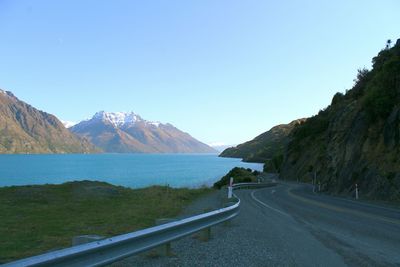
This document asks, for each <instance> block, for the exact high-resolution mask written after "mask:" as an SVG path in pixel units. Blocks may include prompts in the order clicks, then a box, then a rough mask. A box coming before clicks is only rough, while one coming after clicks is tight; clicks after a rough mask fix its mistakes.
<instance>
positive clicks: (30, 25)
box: [0, 0, 400, 144]
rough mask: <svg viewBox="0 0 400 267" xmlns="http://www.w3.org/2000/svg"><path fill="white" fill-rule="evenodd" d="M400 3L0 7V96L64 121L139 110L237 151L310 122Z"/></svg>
mask: <svg viewBox="0 0 400 267" xmlns="http://www.w3.org/2000/svg"><path fill="white" fill-rule="evenodd" d="M399 14H400V1H398V0H380V1H376V0H371V1H369V0H352V1H348V0H335V1H328V0H325V1H315V0H298V1H294V0H293V1H288V0H287V1H267V0H260V1H253V0H246V1H235V0H201V1H197V0H194V1H187V0H182V1H172V0H159V1H152V0H146V1H128V0H127V1H122V0H121V1H117V0H116V1H100V0H66V1H54V0H32V1H24V0H19V1H15V0H0V38H1V39H0V88H2V89H5V90H9V91H12V92H13V93H14V94H15V95H16V96H17V97H19V98H20V99H22V100H24V101H26V102H28V103H30V104H32V105H33V106H35V107H37V108H39V109H41V110H45V111H47V112H49V113H52V114H55V115H56V116H57V117H59V118H60V119H62V120H69V121H80V120H82V119H85V118H87V117H90V116H92V115H93V114H94V113H95V112H96V111H99V110H106V111H134V112H136V113H138V114H140V115H141V116H142V117H143V118H145V119H148V120H158V121H161V122H170V123H172V124H174V125H175V126H177V127H178V128H180V129H182V130H184V131H186V132H189V133H190V134H191V135H193V136H194V137H196V138H198V139H199V140H201V141H203V142H206V143H211V142H224V143H226V144H237V143H241V142H243V141H247V140H250V139H252V138H253V137H255V136H256V135H258V134H260V133H262V132H264V131H266V130H268V129H269V128H271V127H272V126H274V125H276V124H280V123H288V122H290V121H291V120H293V119H296V118H301V117H307V116H311V115H313V114H315V113H317V112H318V111H319V110H320V109H322V108H324V107H325V106H327V105H328V104H329V103H330V101H331V99H332V96H333V95H334V93H335V92H337V91H341V92H343V91H345V90H346V89H349V88H350V87H351V86H352V84H353V79H354V77H355V75H356V72H357V69H358V68H361V67H367V68H370V65H371V63H370V62H371V58H372V57H373V56H375V55H376V54H377V53H378V52H379V50H380V49H382V48H383V47H384V46H385V43H386V40H387V39H392V40H393V41H395V40H396V39H397V38H400V32H399V29H400V16H399Z"/></svg>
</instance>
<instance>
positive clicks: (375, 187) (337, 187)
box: [281, 41, 400, 200]
mask: <svg viewBox="0 0 400 267" xmlns="http://www.w3.org/2000/svg"><path fill="white" fill-rule="evenodd" d="M372 62H373V68H372V70H370V71H369V70H366V69H363V70H359V73H358V75H357V78H356V79H355V85H354V87H353V88H352V89H351V90H349V91H347V93H346V94H345V95H343V94H341V93H337V94H336V95H335V96H334V97H333V100H332V104H331V105H330V106H329V107H327V108H326V109H324V110H322V111H320V112H319V113H318V115H316V116H314V117H312V118H310V119H309V120H307V121H305V122H304V123H303V124H301V125H300V126H299V127H297V128H296V129H295V130H294V131H293V135H292V137H291V138H292V139H291V142H290V143H289V145H288V147H287V151H286V155H285V159H284V162H283V165H282V172H281V177H282V178H284V179H296V178H299V179H300V180H303V181H307V180H308V181H310V179H311V175H310V173H313V172H316V174H317V179H318V182H320V183H321V186H322V190H324V191H329V192H334V193H343V194H351V193H352V192H353V191H354V188H355V184H356V183H357V184H358V186H359V188H360V191H361V194H365V195H367V196H370V197H373V198H379V199H390V200H393V199H400V190H399V189H400V41H397V43H396V45H395V46H394V47H393V48H391V49H389V48H386V49H384V50H382V51H381V52H380V53H379V54H378V56H376V57H374V58H373V60H372Z"/></svg>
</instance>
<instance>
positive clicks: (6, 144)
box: [0, 89, 99, 153]
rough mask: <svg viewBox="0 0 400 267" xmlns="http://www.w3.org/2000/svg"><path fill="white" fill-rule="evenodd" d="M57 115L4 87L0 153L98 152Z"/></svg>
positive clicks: (0, 105) (0, 109) (0, 108)
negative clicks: (72, 131)
mask: <svg viewBox="0 0 400 267" xmlns="http://www.w3.org/2000/svg"><path fill="white" fill-rule="evenodd" d="M95 152H99V150H98V149H97V148H96V147H95V146H94V145H92V144H91V143H90V142H89V141H88V140H86V139H82V138H79V137H78V136H76V135H74V134H73V133H71V132H70V131H68V130H67V129H66V128H65V127H64V125H63V124H62V123H61V121H59V120H58V119H57V118H56V117H55V116H54V115H51V114H49V113H46V112H43V111H40V110H37V109H35V108H34V107H32V106H31V105H29V104H27V103H25V102H23V101H21V100H19V99H18V98H17V97H15V96H14V95H13V94H12V93H11V92H8V91H4V90H1V89H0V153H95Z"/></svg>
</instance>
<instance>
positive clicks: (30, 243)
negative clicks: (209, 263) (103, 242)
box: [0, 181, 212, 263]
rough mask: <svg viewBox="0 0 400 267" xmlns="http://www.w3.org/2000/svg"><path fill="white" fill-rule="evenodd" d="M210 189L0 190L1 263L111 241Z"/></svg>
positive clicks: (78, 186) (71, 186) (75, 186)
mask: <svg viewBox="0 0 400 267" xmlns="http://www.w3.org/2000/svg"><path fill="white" fill-rule="evenodd" d="M211 190H212V189H207V188H202V189H187V188H181V189H175V188H170V187H162V186H153V187H148V188H143V189H130V188H125V187H120V186H113V185H111V184H107V183H103V182H92V181H81V182H69V183H65V184H61V185H34V186H13V187H3V188H0V236H1V242H0V263H5V262H9V261H13V260H16V259H20V258H25V257H28V256H32V255H37V254H41V253H44V252H46V251H49V250H54V249H60V248H65V247H69V246H71V239H72V237H74V236H78V235H86V234H96V235H101V236H106V237H110V236H114V235H118V234H123V233H127V232H132V231H135V230H139V229H142V228H146V227H149V226H152V225H154V222H155V220H156V219H159V218H172V217H175V216H177V215H178V214H179V213H180V212H181V211H182V209H183V208H184V207H185V206H186V205H188V204H190V203H191V202H192V201H193V200H195V199H196V198H198V197H200V196H202V195H205V194H207V193H209V192H211Z"/></svg>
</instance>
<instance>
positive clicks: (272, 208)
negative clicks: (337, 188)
mask: <svg viewBox="0 0 400 267" xmlns="http://www.w3.org/2000/svg"><path fill="white" fill-rule="evenodd" d="M250 197H251V199H252V200H254V201H256V202H257V204H258V205H259V206H262V207H264V208H265V210H266V211H265V212H268V214H269V217H270V218H268V219H265V221H266V226H267V227H274V228H276V229H277V231H280V230H281V228H284V229H292V230H290V231H291V232H293V234H294V233H295V231H299V232H300V233H301V234H304V235H305V236H309V235H311V238H312V240H313V241H317V242H318V243H319V246H318V248H316V249H312V248H311V246H310V247H309V249H308V250H307V252H305V255H308V256H309V257H310V258H313V257H317V255H318V254H319V252H320V251H321V252H322V251H323V250H324V249H327V250H328V251H329V255H330V256H332V260H333V257H335V258H340V260H341V261H342V263H343V264H346V265H350V266H391V265H393V266H400V210H397V209H392V208H387V207H381V206H376V205H371V204H365V203H361V202H356V201H352V200H347V199H341V198H335V197H331V196H326V195H319V194H314V193H313V192H312V187H311V186H308V185H297V184H289V183H287V184H280V185H279V186H277V187H276V188H273V189H271V188H269V189H262V190H259V191H253V192H251V193H250ZM243 198H244V199H246V201H245V202H246V204H250V203H251V202H250V200H251V199H249V197H248V196H243ZM246 206H247V205H246ZM272 218H274V219H272ZM278 218H280V219H278ZM278 220H280V222H281V223H282V224H281V225H280V226H281V227H278V223H279V221H278ZM278 233H279V232H278ZM278 235H279V234H278ZM274 236H276V235H274ZM310 242H311V240H310ZM311 243H312V242H311ZM311 243H310V245H311ZM304 246H305V247H308V246H309V244H308V242H304ZM297 251H299V250H297ZM328 259H329V260H330V259H331V258H325V261H326V262H325V263H328V262H329V261H328ZM329 263H332V264H331V265H332V266H335V265H336V263H334V262H333V261H332V262H329ZM324 265H325V264H324Z"/></svg>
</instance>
